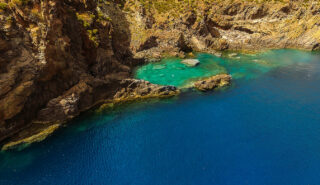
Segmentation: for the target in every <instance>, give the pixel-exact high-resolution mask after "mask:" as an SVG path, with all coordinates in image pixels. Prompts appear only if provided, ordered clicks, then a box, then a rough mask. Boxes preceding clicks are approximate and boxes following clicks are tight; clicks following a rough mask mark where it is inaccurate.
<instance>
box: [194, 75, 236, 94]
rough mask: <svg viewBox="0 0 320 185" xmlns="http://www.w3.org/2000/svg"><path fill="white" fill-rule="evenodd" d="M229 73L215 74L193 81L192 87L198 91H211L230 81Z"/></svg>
mask: <svg viewBox="0 0 320 185" xmlns="http://www.w3.org/2000/svg"><path fill="white" fill-rule="evenodd" d="M231 79H232V77H231V75H227V74H220V75H215V76H212V77H209V78H206V79H203V80H200V81H197V82H195V83H194V87H195V88H196V89H198V90H200V91H211V90H214V89H216V88H219V87H223V86H227V85H229V84H230V83H231Z"/></svg>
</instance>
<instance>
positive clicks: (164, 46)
mask: <svg viewBox="0 0 320 185" xmlns="http://www.w3.org/2000/svg"><path fill="white" fill-rule="evenodd" d="M126 11H127V12H128V14H127V15H128V16H127V17H128V20H129V22H130V23H131V25H130V28H131V32H132V38H133V39H132V42H131V48H132V51H133V52H134V54H135V56H136V57H150V58H156V57H160V56H161V55H162V54H163V53H165V54H168V55H180V56H183V53H184V52H190V51H192V50H193V51H194V50H196V51H202V52H212V51H213V50H226V49H229V50H260V49H268V48H272V49H274V48H297V49H306V50H316V49H318V48H319V42H320V29H319V28H320V27H319V23H320V3H319V2H318V1H300V0H295V1H294V0H284V1H263V0H261V1H248V0H225V1H219V0H198V1H189V3H186V2H184V1H140V2H137V1H127V4H126Z"/></svg>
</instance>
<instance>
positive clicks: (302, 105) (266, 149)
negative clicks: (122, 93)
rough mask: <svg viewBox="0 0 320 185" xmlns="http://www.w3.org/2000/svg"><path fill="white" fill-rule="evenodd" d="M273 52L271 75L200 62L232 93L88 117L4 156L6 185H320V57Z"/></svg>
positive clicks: (194, 95)
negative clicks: (227, 78)
mask: <svg viewBox="0 0 320 185" xmlns="http://www.w3.org/2000/svg"><path fill="white" fill-rule="evenodd" d="M272 52H274V53H275V54H274V55H271V54H270V53H266V54H261V55H265V56H266V57H265V58H266V59H267V60H268V61H269V62H270V63H268V65H267V66H270V65H269V64H271V66H272V67H261V64H251V63H249V62H246V61H243V62H244V63H237V61H235V60H234V61H233V60H232V61H230V63H229V62H228V60H229V59H228V60H225V59H219V58H216V57H213V56H211V55H207V54H199V55H198V58H199V59H200V60H201V61H203V59H205V60H208V61H207V62H208V63H211V62H216V63H217V65H219V66H222V67H224V68H225V69H226V70H227V72H229V73H232V74H233V75H235V74H237V75H238V73H241V75H238V77H236V78H235V80H234V86H232V87H230V88H228V89H224V90H221V91H216V92H211V93H198V92H195V91H189V92H186V93H183V94H181V96H179V97H174V98H171V99H165V100H149V101H146V102H136V103H131V104H126V105H121V106H119V107H114V108H112V109H109V110H105V111H104V112H100V113H96V112H94V111H91V112H88V113H86V114H84V115H82V116H80V117H79V118H77V119H76V120H74V121H73V123H72V124H71V125H69V126H68V127H66V128H64V129H61V130H59V131H58V132H57V133H55V134H54V135H53V136H52V137H50V138H48V139H47V140H45V141H44V142H41V143H37V144H33V145H31V147H29V148H26V149H24V150H23V151H8V152H2V153H0V184H1V185H2V184H3V185H17V184H18V185H20V184H23V185H36V184H49V185H51V184H52V185H57V184H68V185H69V184H114V185H124V184H130V185H132V184H134V185H150V184H153V185H167V184H183V185H185V184H186V185H199V184H200V185H206V184H208V185H209V184H210V185H211V184H215V185H284V184H288V185H302V184H310V185H317V184H320V178H319V175H320V116H319V114H320V98H319V96H320V86H319V85H318V84H320V55H318V54H316V53H309V52H301V51H294V50H280V51H272ZM267 56H268V57H267ZM201 57H203V58H201ZM243 57H245V56H243ZM247 57H249V58H250V59H251V57H253V56H247ZM212 58H214V59H215V60H212ZM243 60H244V59H243ZM201 65H202V64H201ZM201 65H200V66H199V68H202V67H201ZM236 66H238V68H237V67H236ZM156 70H164V69H156ZM187 70H189V69H187ZM192 70H196V69H192ZM197 70H200V69H197ZM201 70H202V71H204V72H205V70H204V69H201ZM191 74H192V73H189V75H190V77H192V78H198V77H199V76H193V74H192V75H191ZM196 75H198V73H197V74H196ZM179 79H181V80H179V81H180V82H179V83H178V82H175V81H171V82H172V83H173V84H183V83H185V82H182V83H181V81H186V80H188V79H187V78H186V79H183V78H182V77H181V78H179ZM155 80H156V79H155ZM163 83H165V84H167V81H163Z"/></svg>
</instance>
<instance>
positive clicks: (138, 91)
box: [114, 79, 180, 102]
mask: <svg viewBox="0 0 320 185" xmlns="http://www.w3.org/2000/svg"><path fill="white" fill-rule="evenodd" d="M121 86H122V89H120V90H119V91H118V92H117V93H116V95H115V96H114V101H115V102H122V101H130V100H137V99H145V98H158V97H162V98H163V97H170V96H175V95H177V94H179V93H180V90H178V89H177V88H176V87H174V86H162V85H155V84H152V83H150V82H148V81H144V80H136V79H125V80H123V81H122V82H121Z"/></svg>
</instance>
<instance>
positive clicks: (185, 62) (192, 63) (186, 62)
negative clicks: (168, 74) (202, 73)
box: [181, 59, 200, 67]
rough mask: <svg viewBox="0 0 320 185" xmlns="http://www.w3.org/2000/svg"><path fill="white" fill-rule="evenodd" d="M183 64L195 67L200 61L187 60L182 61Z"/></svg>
mask: <svg viewBox="0 0 320 185" xmlns="http://www.w3.org/2000/svg"><path fill="white" fill-rule="evenodd" d="M181 63H183V64H186V65H188V66H191V67H195V66H197V65H199V64H200V61H199V60H198V59H186V60H182V61H181Z"/></svg>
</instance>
